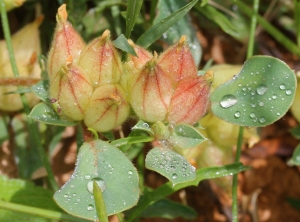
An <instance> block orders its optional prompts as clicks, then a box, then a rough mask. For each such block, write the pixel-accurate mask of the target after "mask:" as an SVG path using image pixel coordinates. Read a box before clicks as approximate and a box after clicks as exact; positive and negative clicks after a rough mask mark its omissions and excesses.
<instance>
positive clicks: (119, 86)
mask: <svg viewBox="0 0 300 222" xmlns="http://www.w3.org/2000/svg"><path fill="white" fill-rule="evenodd" d="M128 42H129V44H130V45H131V46H132V47H133V48H134V50H135V51H136V53H137V57H135V56H133V55H128V59H127V62H125V63H124V64H123V63H122V62H121V59H120V55H119V54H118V51H117V49H116V48H115V47H114V45H113V43H112V41H111V39H110V32H109V31H108V30H106V31H105V32H104V33H103V34H102V36H100V37H98V38H96V39H94V40H93V41H91V42H90V43H89V44H87V45H86V44H85V43H84V41H83V40H82V38H81V37H80V36H79V34H78V33H77V32H76V31H75V30H74V28H73V27H72V25H71V24H70V23H69V22H68V21H67V12H66V6H65V5H63V6H61V7H60V8H59V10H58V14H57V27H56V30H55V34H54V39H53V43H52V47H51V49H50V52H49V56H48V58H49V59H48V73H49V80H50V96H51V99H52V100H53V101H55V102H56V104H58V106H59V107H58V109H57V110H58V112H59V114H60V115H63V116H64V117H66V118H68V119H70V120H74V121H82V120H83V121H84V122H85V124H86V126H88V127H91V128H93V129H95V130H96V131H100V132H105V131H108V130H111V129H113V128H114V127H116V126H118V125H120V124H122V123H123V122H124V121H125V120H126V119H127V117H128V115H129V110H130V105H129V104H131V107H132V108H133V110H134V112H135V113H136V115H137V116H138V117H139V118H140V119H143V120H144V121H147V122H157V121H163V122H169V123H171V124H179V123H185V124H194V123H196V122H197V121H198V120H199V119H200V118H201V117H202V116H203V115H204V114H205V112H206V109H207V105H208V95H209V88H210V85H211V82H212V75H211V73H210V72H208V73H206V74H205V75H203V76H198V75H197V68H196V65H195V62H194V60H193V57H192V54H191V52H190V50H189V48H188V46H187V44H186V39H185V37H182V38H181V39H180V41H179V42H178V43H177V44H175V45H174V46H172V47H170V48H169V49H167V50H166V51H165V52H164V53H162V54H161V55H157V53H154V54H152V53H150V52H148V51H147V50H145V49H144V48H142V47H140V46H137V45H135V44H134V43H133V42H132V41H131V40H128Z"/></svg>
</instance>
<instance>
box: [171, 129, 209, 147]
mask: <svg viewBox="0 0 300 222" xmlns="http://www.w3.org/2000/svg"><path fill="white" fill-rule="evenodd" d="M205 140H206V138H205V137H204V136H202V135H201V133H200V132H199V131H198V130H197V129H195V128H194V127H192V126H189V125H184V124H182V125H177V126H175V128H174V131H173V133H172V134H171V136H170V139H169V141H170V142H171V143H172V144H173V145H174V146H176V147H179V148H182V149H188V148H193V147H195V146H198V145H199V144H200V143H202V142H203V141H205Z"/></svg>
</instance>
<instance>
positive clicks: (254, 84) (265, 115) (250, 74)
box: [210, 56, 296, 127]
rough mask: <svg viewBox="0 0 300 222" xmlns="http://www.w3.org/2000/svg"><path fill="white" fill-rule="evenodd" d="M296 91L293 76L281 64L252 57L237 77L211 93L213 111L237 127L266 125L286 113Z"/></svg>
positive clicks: (285, 66)
mask: <svg viewBox="0 0 300 222" xmlns="http://www.w3.org/2000/svg"><path fill="white" fill-rule="evenodd" d="M295 90H296V77H295V74H294V73H293V71H292V70H291V69H290V68H289V67H288V66H287V65H286V64H285V63H284V62H282V61H281V60H279V59H276V58H272V57H269V56H254V57H251V58H250V59H248V60H247V61H246V62H245V64H244V66H243V68H242V70H241V72H240V73H239V74H238V75H237V76H234V77H233V79H232V80H230V81H228V82H226V83H224V84H222V85H220V86H219V87H218V88H217V89H215V91H214V92H213V93H212V94H211V96H210V100H211V104H212V105H211V107H212V112H213V113H214V114H215V115H216V116H218V117H219V118H221V119H224V120H225V121H227V122H230V123H234V124H237V125H241V126H248V127H255V126H266V125H268V124H271V123H273V122H275V121H276V120H278V119H279V118H281V117H282V116H283V115H284V114H285V113H286V112H287V111H288V109H289V107H290V106H291V104H292V102H293V99H294V96H295Z"/></svg>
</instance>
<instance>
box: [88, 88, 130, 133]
mask: <svg viewBox="0 0 300 222" xmlns="http://www.w3.org/2000/svg"><path fill="white" fill-rule="evenodd" d="M125 96H126V93H125V91H124V90H123V89H122V87H121V86H120V85H119V84H108V85H102V86H100V87H98V88H97V89H96V90H95V91H94V92H93V95H92V97H91V100H90V103H89V105H88V107H87V109H86V112H85V117H84V122H85V124H86V126H88V127H91V128H93V129H95V130H96V131H99V132H106V131H109V130H112V129H114V128H115V127H117V126H119V125H121V124H122V123H123V122H124V121H125V120H126V118H127V117H128V115H129V104H128V103H127V101H126V100H125Z"/></svg>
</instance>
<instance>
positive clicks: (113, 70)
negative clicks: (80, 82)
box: [79, 30, 122, 87]
mask: <svg viewBox="0 0 300 222" xmlns="http://www.w3.org/2000/svg"><path fill="white" fill-rule="evenodd" d="M79 65H80V66H81V67H82V68H84V70H85V71H86V72H87V73H88V75H89V76H90V79H91V81H92V83H93V86H94V87H98V86H100V85H105V84H108V83H112V84H115V83H119V82H120V79H121V74H122V63H121V59H120V56H119V54H118V52H117V50H116V48H115V46H114V45H113V43H112V41H111V39H110V32H109V31H108V30H106V31H105V32H104V33H103V34H102V36H101V37H99V38H96V39H94V40H93V41H92V42H90V43H89V44H88V45H87V46H86V47H85V49H84V50H83V52H82V54H81V56H80V59H79Z"/></svg>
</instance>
